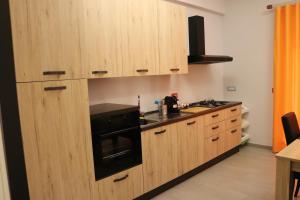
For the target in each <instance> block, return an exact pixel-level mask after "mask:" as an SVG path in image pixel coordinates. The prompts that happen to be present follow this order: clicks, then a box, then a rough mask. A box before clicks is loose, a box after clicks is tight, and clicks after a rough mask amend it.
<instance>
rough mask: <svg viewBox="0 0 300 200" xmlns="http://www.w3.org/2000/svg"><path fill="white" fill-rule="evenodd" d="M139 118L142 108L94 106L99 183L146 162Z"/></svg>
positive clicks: (92, 111) (108, 104) (91, 112)
mask: <svg viewBox="0 0 300 200" xmlns="http://www.w3.org/2000/svg"><path fill="white" fill-rule="evenodd" d="M139 116H140V112H139V107H138V106H130V105H121V104H110V103H106V104H98V105H94V106H90V117H91V128H92V142H93V156H94V168H95V176H96V180H100V179H102V178H105V177H108V176H111V175H113V174H115V173H118V172H121V171H123V170H126V169H128V168H131V167H133V166H136V165H139V164H141V163H142V148H141V128H140V123H139Z"/></svg>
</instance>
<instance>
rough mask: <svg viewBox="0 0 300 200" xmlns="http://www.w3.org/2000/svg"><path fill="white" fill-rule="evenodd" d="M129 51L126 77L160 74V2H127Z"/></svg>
mask: <svg viewBox="0 0 300 200" xmlns="http://www.w3.org/2000/svg"><path fill="white" fill-rule="evenodd" d="M127 2H128V6H127V8H128V18H127V19H128V22H127V23H128V40H127V42H128V44H127V45H128V50H127V51H126V52H127V54H125V55H126V58H127V63H126V65H125V66H124V69H123V75H124V76H145V75H155V74H158V73H159V59H158V56H159V52H158V21H157V20H158V19H157V17H158V16H157V15H158V13H157V12H158V8H157V6H158V0H142V1H141V0H127Z"/></svg>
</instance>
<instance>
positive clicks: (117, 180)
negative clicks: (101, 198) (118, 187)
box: [114, 174, 129, 182]
mask: <svg viewBox="0 0 300 200" xmlns="http://www.w3.org/2000/svg"><path fill="white" fill-rule="evenodd" d="M128 176H129V175H128V174H126V175H125V176H124V177H122V178H117V179H115V180H114V182H120V181H123V180H125V179H126V178H128Z"/></svg>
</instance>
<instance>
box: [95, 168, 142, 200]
mask: <svg viewBox="0 0 300 200" xmlns="http://www.w3.org/2000/svg"><path fill="white" fill-rule="evenodd" d="M95 185H96V189H95V191H96V192H95V195H96V196H95V197H94V198H93V199H101V200H129V199H134V198H136V197H138V196H140V195H142V194H143V175H142V166H141V165H139V166H137V167H133V168H131V169H128V170H125V171H123V172H120V173H118V174H116V175H113V176H110V177H108V178H105V179H103V180H100V181H97V182H96V183H95Z"/></svg>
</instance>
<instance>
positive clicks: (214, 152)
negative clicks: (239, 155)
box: [204, 134, 220, 162]
mask: <svg viewBox="0 0 300 200" xmlns="http://www.w3.org/2000/svg"><path fill="white" fill-rule="evenodd" d="M219 140H220V135H219V134H218V135H214V136H212V137H210V138H206V139H205V142H204V161H205V162H207V161H209V160H211V159H213V158H215V157H217V156H218V152H219V151H218V149H220V147H218V143H219Z"/></svg>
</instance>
